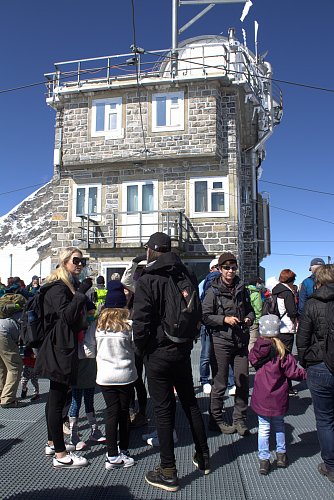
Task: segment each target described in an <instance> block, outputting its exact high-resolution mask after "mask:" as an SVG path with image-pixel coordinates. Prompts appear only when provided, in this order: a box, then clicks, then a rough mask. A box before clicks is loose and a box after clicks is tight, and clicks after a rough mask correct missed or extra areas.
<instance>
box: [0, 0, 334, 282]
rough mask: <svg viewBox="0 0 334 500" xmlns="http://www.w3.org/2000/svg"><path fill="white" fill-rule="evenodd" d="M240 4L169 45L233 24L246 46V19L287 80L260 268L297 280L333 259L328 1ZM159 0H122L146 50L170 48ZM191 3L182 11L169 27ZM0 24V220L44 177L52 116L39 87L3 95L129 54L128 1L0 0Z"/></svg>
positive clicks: (219, 9) (190, 12)
mask: <svg viewBox="0 0 334 500" xmlns="http://www.w3.org/2000/svg"><path fill="white" fill-rule="evenodd" d="M252 1H253V6H252V8H251V9H250V11H249V14H248V16H247V17H246V19H245V21H244V22H243V23H241V22H240V20H239V18H240V15H241V12H242V6H243V5H242V4H226V5H216V6H215V7H214V8H213V9H212V10H211V11H210V12H209V13H208V14H206V15H205V16H204V17H203V18H202V19H201V20H200V21H198V22H196V23H195V24H194V25H193V26H192V27H191V28H189V29H188V30H187V31H185V33H183V34H182V35H181V36H180V40H183V39H185V38H190V37H192V36H196V35H202V34H219V33H222V34H223V35H227V30H228V28H229V27H232V26H233V27H235V28H236V32H237V36H238V38H239V40H240V41H242V32H241V29H242V28H244V29H245V30H246V32H247V44H248V46H249V48H250V49H251V50H253V49H254V20H257V21H258V23H259V34H258V42H259V53H260V54H262V53H264V52H265V51H267V50H268V55H267V57H266V59H267V60H268V61H269V62H270V63H271V64H272V66H273V70H274V78H276V79H278V80H283V81H285V82H292V83H296V84H299V85H291V84H288V83H278V84H279V86H280V87H281V89H282V92H283V100H284V116H283V120H282V123H281V125H280V126H279V127H276V128H275V131H274V134H273V135H272V137H271V138H270V139H269V141H268V142H267V145H266V150H267V156H266V160H265V161H264V162H263V165H262V166H263V175H262V180H261V181H260V183H259V189H260V191H266V192H268V193H269V196H270V201H271V206H272V208H271V237H272V255H271V256H270V257H268V258H266V259H265V260H264V261H263V263H262V265H263V266H264V267H265V268H266V275H267V277H269V276H274V275H276V276H278V274H279V272H280V270H281V269H283V268H286V267H288V268H291V269H293V270H294V271H295V272H296V273H297V281H298V282H300V281H301V280H302V279H303V278H305V277H306V276H307V275H308V274H309V273H308V267H309V262H310V260H311V258H312V257H315V256H316V257H318V256H322V257H323V258H324V259H325V260H326V261H327V256H330V257H331V258H332V260H334V249H333V243H334V235H333V236H332V233H333V229H334V228H333V224H334V220H333V218H332V213H333V201H334V199H333V196H334V170H333V154H332V144H333V142H332V141H333V116H334V109H333V108H334V78H333V76H334V66H333V63H332V59H333V57H332V51H333V35H332V33H333V28H332V23H333V18H334V3H333V2H329V1H328V0H319V1H318V2H316V3H314V2H311V1H310V0H304V1H291V0H280V1H279V2H278V1H277V2H273V1H269V0H252ZM171 5H172V2H171V0H134V6H135V26H136V41H137V45H138V46H141V47H144V48H145V49H146V50H158V49H166V48H169V47H170V46H171V25H172V22H171ZM202 8H204V6H182V7H181V8H180V9H179V26H183V25H184V24H185V23H186V22H187V21H188V20H189V19H190V18H191V17H193V16H194V15H195V14H196V13H198V12H199V11H200V10H202ZM0 23H1V24H0V27H1V29H0V46H1V47H2V50H1V70H2V71H1V80H0V102H1V114H0V143H1V153H2V154H1V172H2V179H1V181H2V182H1V188H0V215H4V214H5V213H7V212H8V211H9V210H10V209H11V208H13V207H14V206H15V205H16V204H18V203H19V202H20V201H22V200H23V199H24V198H25V197H26V196H28V195H29V194H30V193H31V192H33V191H35V189H37V186H36V187H32V186H35V185H38V184H43V183H44V182H46V181H48V180H49V179H50V178H51V177H52V174H53V167H52V163H53V140H54V137H53V133H54V118H55V113H54V111H53V110H52V109H51V108H49V107H48V106H47V105H46V103H45V87H44V86H43V85H42V84H41V85H37V86H34V87H31V88H27V89H22V90H16V91H12V92H3V91H4V90H6V89H11V88H15V87H19V86H24V85H27V84H32V83H38V82H43V81H44V77H43V75H44V73H47V72H51V71H53V63H55V62H57V61H66V60H71V59H80V58H88V57H97V56H105V55H109V54H121V53H127V52H130V50H129V47H130V45H131V44H132V43H133V30H132V6H131V0H114V1H110V0H96V1H95V2H94V3H92V2H89V1H88V0H58V1H57V2H56V3H50V2H49V3H48V2H45V1H44V0H43V1H42V0H33V1H32V2H25V1H23V0H11V1H10V2H3V3H2V6H1V21H0ZM302 85H310V86H315V87H321V88H324V89H329V90H332V91H331V92H328V91H321V90H316V89H311V88H307V87H303V86H302ZM288 185H289V186H294V188H289V187H286V186H288ZM30 186H31V187H30ZM297 187H299V188H300V189H296V188H297ZM21 188H25V189H21ZM316 191H321V192H323V193H330V194H320V193H317V192H316ZM6 193H7V194H6ZM293 212H297V213H298V214H302V215H297V214H295V213H293Z"/></svg>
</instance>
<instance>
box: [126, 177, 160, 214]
mask: <svg viewBox="0 0 334 500" xmlns="http://www.w3.org/2000/svg"><path fill="white" fill-rule="evenodd" d="M144 184H153V210H152V211H150V212H144V213H145V214H149V213H153V212H155V211H157V208H156V207H158V201H159V200H158V181H157V180H152V179H149V180H147V181H125V182H122V200H123V202H122V212H126V213H127V208H128V207H127V189H128V186H138V212H142V206H143V199H142V186H143V185H144ZM134 213H137V212H134ZM124 215H125V214H124ZM128 215H132V213H131V212H129V213H128Z"/></svg>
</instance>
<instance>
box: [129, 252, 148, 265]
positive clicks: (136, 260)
mask: <svg viewBox="0 0 334 500" xmlns="http://www.w3.org/2000/svg"><path fill="white" fill-rule="evenodd" d="M142 260H146V253H145V254H144V255H138V256H137V257H135V258H134V259H132V262H136V263H137V264H139V262H141V261H142Z"/></svg>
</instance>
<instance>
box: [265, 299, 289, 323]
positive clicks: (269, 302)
mask: <svg viewBox="0 0 334 500" xmlns="http://www.w3.org/2000/svg"><path fill="white" fill-rule="evenodd" d="M267 314H275V315H276V316H278V317H279V319H282V318H283V316H284V314H286V313H284V314H283V316H281V315H280V313H279V310H278V304H277V295H276V294H275V295H269V297H265V299H264V301H263V305H262V314H261V316H266V315H267Z"/></svg>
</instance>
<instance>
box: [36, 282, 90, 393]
mask: <svg viewBox="0 0 334 500" xmlns="http://www.w3.org/2000/svg"><path fill="white" fill-rule="evenodd" d="M40 293H43V294H44V302H43V305H44V330H45V333H46V336H45V339H44V341H43V344H42V346H41V347H40V349H39V352H38V355H37V360H36V365H35V372H36V373H38V375H39V376H41V377H45V378H48V379H49V380H53V381H55V382H60V383H62V384H67V385H69V384H71V385H75V384H76V381H77V372H78V362H79V359H78V333H79V331H81V330H82V329H84V328H85V327H86V326H87V325H86V324H85V304H86V300H87V297H86V295H85V294H83V293H81V292H78V291H77V292H75V294H74V295H73V293H72V292H71V290H70V289H69V288H68V286H67V285H66V284H65V283H64V282H63V281H61V280H58V281H54V282H53V283H47V284H45V285H43V286H42V287H41V290H40Z"/></svg>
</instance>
